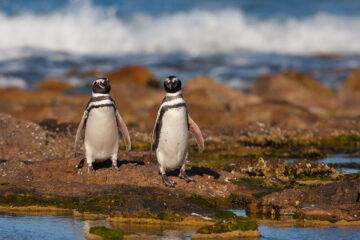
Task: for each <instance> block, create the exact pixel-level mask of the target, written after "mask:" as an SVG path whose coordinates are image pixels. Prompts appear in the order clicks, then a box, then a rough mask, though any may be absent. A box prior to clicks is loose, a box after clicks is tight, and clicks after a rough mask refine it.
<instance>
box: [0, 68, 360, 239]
mask: <svg viewBox="0 0 360 240" xmlns="http://www.w3.org/2000/svg"><path fill="white" fill-rule="evenodd" d="M69 74H85V73H79V72H76V71H74V72H73V73H69ZM86 74H90V75H96V74H97V71H93V72H90V73H86ZM109 76H110V81H111V84H112V96H113V98H114V100H115V101H116V103H117V106H118V108H119V111H120V113H121V114H122V116H123V118H124V120H125V122H126V123H127V125H128V128H129V129H130V135H131V138H132V143H133V151H132V152H130V153H129V154H125V153H124V152H122V153H121V154H120V155H119V160H118V165H119V166H120V170H119V171H113V170H110V166H111V163H110V161H108V162H104V163H101V164H97V165H95V169H96V173H95V174H88V173H87V171H86V167H84V164H85V165H86V163H84V156H80V157H77V158H74V157H73V142H74V136H75V131H76V127H77V124H78V121H79V120H80V118H81V116H82V112H83V110H84V108H85V106H86V104H87V101H88V99H89V97H90V95H75V96H73V95H69V94H67V93H68V92H69V91H72V86H68V85H67V84H64V83H62V82H59V81H58V80H56V79H48V80H46V81H44V82H42V83H41V84H39V87H38V89H37V90H36V91H24V90H16V89H0V206H1V208H2V209H7V211H16V209H17V208H18V209H19V208H21V207H28V208H27V209H28V210H29V209H32V208H31V207H30V206H37V207H38V209H39V208H41V207H56V208H59V209H72V210H76V211H77V214H78V216H83V217H90V215H89V214H95V215H94V216H95V217H96V216H98V217H101V218H109V221H111V219H112V220H114V219H127V220H129V219H133V220H132V221H134V219H135V220H136V219H142V220H141V221H143V222H144V221H152V222H153V223H154V222H157V224H164V223H184V222H188V223H189V222H193V223H194V225H196V223H198V225H203V224H204V219H203V218H204V217H205V216H206V217H207V218H209V219H211V222H210V223H208V221H207V222H206V224H213V223H215V222H218V224H220V225H221V224H225V223H226V222H227V223H231V222H232V224H234V221H235V220H234V219H235V218H234V216H233V214H231V213H229V212H227V211H224V209H229V208H239V209H244V208H246V209H247V213H248V215H249V216H251V217H253V218H255V219H258V218H265V219H267V218H269V219H273V220H274V221H275V220H279V219H282V218H283V217H284V216H291V217H292V218H293V219H297V220H298V221H305V220H306V221H309V219H311V220H321V221H327V222H329V223H332V224H333V223H334V224H335V223H339V224H338V225H340V223H343V224H344V225H346V223H348V224H350V223H358V222H359V220H360V200H359V198H360V174H352V175H351V174H345V173H343V172H339V171H337V170H336V169H334V168H333V167H330V166H328V165H326V164H323V163H319V162H316V161H315V160H316V159H319V158H322V157H324V156H327V155H329V154H333V153H356V152H358V150H359V147H360V132H359V131H360V118H359V117H358V116H359V114H360V106H359V104H357V103H358V102H359V100H360V97H359V96H360V88H359V82H360V69H358V70H356V71H355V72H354V73H352V74H351V75H350V76H349V77H348V79H347V81H346V82H345V83H344V86H342V87H341V89H339V90H338V91H337V92H333V91H331V90H329V89H327V88H326V87H325V86H324V85H322V84H321V83H320V82H318V81H317V80H316V79H313V78H311V77H309V76H306V75H303V74H301V73H296V72H286V73H283V74H277V75H267V76H263V77H261V78H259V79H257V80H256V81H255V83H254V86H253V87H252V89H251V91H250V93H249V94H245V93H242V92H240V91H236V90H233V89H229V88H228V87H226V86H224V85H222V84H220V83H217V82H215V81H213V80H211V79H207V78H204V77H197V78H195V79H192V80H190V81H189V82H188V83H187V84H186V86H185V87H184V91H183V92H184V98H185V100H186V101H187V105H188V106H189V112H190V114H191V115H192V118H193V119H194V120H195V121H196V122H197V123H198V124H199V126H200V127H201V128H202V130H203V134H204V137H205V145H206V150H205V152H204V153H202V154H200V153H198V152H197V150H196V143H195V141H194V140H193V139H192V140H191V141H190V157H189V161H188V168H187V171H188V174H189V175H190V176H192V177H194V179H195V180H196V182H195V183H193V182H192V183H186V182H185V181H182V180H180V179H178V178H177V177H176V176H177V175H178V173H177V172H176V171H175V172H172V173H170V178H171V179H172V180H175V181H177V185H176V187H175V188H167V187H165V186H163V185H162V184H161V177H160V176H159V175H158V172H157V166H156V160H155V158H154V156H150V152H149V150H150V131H151V129H152V127H153V124H154V121H155V117H156V112H157V109H158V107H159V104H160V102H161V100H162V98H163V95H164V93H163V91H162V90H161V88H160V84H159V81H158V80H157V79H156V77H155V76H154V75H153V74H152V73H151V72H150V71H149V70H147V69H145V68H142V67H140V66H134V67H127V68H124V69H119V70H117V71H115V72H113V73H110V74H109ZM120 147H121V149H123V150H124V149H125V146H124V144H123V143H121V146H120ZM82 151H83V148H82ZM289 158H296V159H298V160H295V161H294V162H291V163H287V162H285V161H284V160H285V159H289ZM94 216H93V217H94ZM129 221H130V220H129ZM224 221H225V222H224ZM241 221H242V220H241ZM359 226H360V224H359ZM199 227H200V226H199ZM209 229H211V228H210V227H209V228H208V230H209ZM240 229H241V228H240ZM255 230H256V228H251V231H255ZM204 231H205V230H201V231H200V232H199V233H198V234H197V235H198V237H197V239H200V238H201V237H202V234H204ZM214 234H218V233H216V231H214ZM239 234H240V233H239ZM254 234H255V233H254ZM255 235H256V234H255Z"/></svg>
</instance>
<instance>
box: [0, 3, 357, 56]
mask: <svg viewBox="0 0 360 240" xmlns="http://www.w3.org/2000/svg"><path fill="white" fill-rule="evenodd" d="M359 26H360V17H354V16H353V17H346V16H335V15H330V14H325V13H323V14H322V13H318V14H316V15H314V16H312V17H307V18H302V19H296V18H287V19H279V18H273V19H257V18H254V17H252V16H248V15H246V14H244V13H243V12H241V11H239V10H235V9H223V10H217V11H205V10H203V11H201V10H192V11H190V12H180V13H175V14H172V15H161V16H158V17H151V16H147V15H143V14H134V15H133V16H132V17H128V18H125V17H119V16H117V15H116V9H112V8H102V7H100V6H94V5H92V4H91V3H90V2H83V4H80V5H76V6H73V5H72V4H70V5H69V6H68V7H66V8H65V9H62V10H60V11H57V12H52V13H48V14H35V13H22V14H17V15H14V16H9V15H7V14H5V13H0V33H1V34H0V35H1V41H0V51H2V52H5V51H8V50H9V49H22V48H29V47H30V48H35V49H44V50H50V51H61V52H70V53H75V54H90V55H103V54H107V55H108V54H115V55H116V54H163V53H171V52H184V53H186V54H189V55H201V54H214V53H230V52H236V51H252V52H262V53H278V54H294V55H311V54H318V53H331V54H360V44H359V39H360V28H359ZM20 52H21V51H20Z"/></svg>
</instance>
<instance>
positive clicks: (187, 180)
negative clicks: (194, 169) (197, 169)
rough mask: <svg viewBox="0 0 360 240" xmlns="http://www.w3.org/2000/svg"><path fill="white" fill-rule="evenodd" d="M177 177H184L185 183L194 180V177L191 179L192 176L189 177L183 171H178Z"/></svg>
mask: <svg viewBox="0 0 360 240" xmlns="http://www.w3.org/2000/svg"><path fill="white" fill-rule="evenodd" d="M179 178H181V179H184V180H185V181H186V182H187V183H189V182H195V179H193V178H192V177H189V176H188V175H186V173H185V172H181V171H180V174H179Z"/></svg>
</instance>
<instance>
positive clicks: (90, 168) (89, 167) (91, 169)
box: [88, 165, 95, 173]
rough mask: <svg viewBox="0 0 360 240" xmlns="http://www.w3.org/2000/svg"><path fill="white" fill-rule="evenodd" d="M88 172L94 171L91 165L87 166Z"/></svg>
mask: <svg viewBox="0 0 360 240" xmlns="http://www.w3.org/2000/svg"><path fill="white" fill-rule="evenodd" d="M88 173H95V169H94V167H93V165H91V166H88Z"/></svg>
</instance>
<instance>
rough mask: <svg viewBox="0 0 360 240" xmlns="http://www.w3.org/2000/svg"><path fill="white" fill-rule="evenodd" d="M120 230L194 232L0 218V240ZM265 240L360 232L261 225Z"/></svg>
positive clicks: (165, 234) (73, 238) (54, 239)
mask: <svg viewBox="0 0 360 240" xmlns="http://www.w3.org/2000/svg"><path fill="white" fill-rule="evenodd" d="M232 211H233V212H234V213H236V214H237V215H239V216H246V213H245V211H244V210H232ZM104 225H105V226H110V227H121V228H123V229H125V230H127V231H132V232H137V233H148V234H157V235H160V237H159V239H172V240H173V239H174V240H177V239H179V240H182V239H190V236H191V235H192V234H194V233H195V230H194V229H191V228H181V229H180V228H172V227H169V226H149V225H138V224H117V225H108V224H107V223H106V222H105V221H104V220H85V221H84V220H77V219H74V218H72V217H69V216H68V217H64V216H9V215H0V239H10V240H12V239H22V240H27V239H42V240H60V239H61V240H67V239H69V240H80V239H85V234H84V233H85V231H86V230H88V229H89V228H90V227H91V226H104ZM259 230H260V232H261V235H262V237H261V238H260V239H264V240H265V239H266V240H275V239H276V240H282V239H284V240H285V239H293V240H308V239H318V240H321V239H324V240H325V239H326V240H332V239H334V240H340V239H349V240H350V239H360V229H352V228H325V229H315V228H276V227H272V226H260V227H259Z"/></svg>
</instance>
